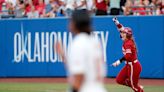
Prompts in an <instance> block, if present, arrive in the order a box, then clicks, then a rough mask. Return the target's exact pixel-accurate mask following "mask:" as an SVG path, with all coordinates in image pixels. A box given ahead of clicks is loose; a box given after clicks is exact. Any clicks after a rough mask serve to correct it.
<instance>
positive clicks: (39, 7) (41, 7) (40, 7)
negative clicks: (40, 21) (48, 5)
mask: <svg viewBox="0 0 164 92" xmlns="http://www.w3.org/2000/svg"><path fill="white" fill-rule="evenodd" d="M35 9H36V10H37V11H38V12H39V15H40V16H42V14H43V12H44V9H45V3H44V0H39V3H38V5H37V6H36V7H35Z"/></svg>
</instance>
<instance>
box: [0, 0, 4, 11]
mask: <svg viewBox="0 0 164 92" xmlns="http://www.w3.org/2000/svg"><path fill="white" fill-rule="evenodd" d="M4 2H5V0H0V13H1V12H2V4H3V3H4Z"/></svg>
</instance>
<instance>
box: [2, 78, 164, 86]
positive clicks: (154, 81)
mask: <svg viewBox="0 0 164 92" xmlns="http://www.w3.org/2000/svg"><path fill="white" fill-rule="evenodd" d="M0 82H9V83H10V82H12V83H14V82H16V83H29V82H30V83H31V82H32V83H66V82H67V79H66V78H0ZM105 83H106V84H108V83H109V84H115V83H116V82H115V79H114V78H106V79H105ZM140 84H142V85H159V86H164V79H140Z"/></svg>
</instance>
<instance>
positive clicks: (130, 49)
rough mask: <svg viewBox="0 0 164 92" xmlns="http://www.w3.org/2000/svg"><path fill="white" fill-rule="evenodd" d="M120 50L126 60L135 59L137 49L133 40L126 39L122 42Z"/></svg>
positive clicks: (131, 60)
mask: <svg viewBox="0 0 164 92" xmlns="http://www.w3.org/2000/svg"><path fill="white" fill-rule="evenodd" d="M122 51H123V54H124V57H125V59H126V61H127V62H133V61H135V60H136V59H137V50H136V46H135V43H134V41H133V40H126V41H125V42H124V43H123V46H122Z"/></svg>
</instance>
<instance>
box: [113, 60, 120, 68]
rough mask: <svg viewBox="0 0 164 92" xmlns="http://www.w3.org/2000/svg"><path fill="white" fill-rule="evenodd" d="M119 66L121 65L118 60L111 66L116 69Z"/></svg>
mask: <svg viewBox="0 0 164 92" xmlns="http://www.w3.org/2000/svg"><path fill="white" fill-rule="evenodd" d="M120 64H121V62H120V60H117V61H115V62H114V63H113V64H112V66H114V67H117V66H118V65H120Z"/></svg>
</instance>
